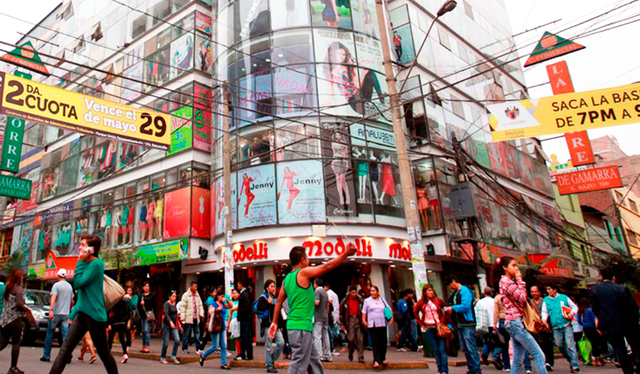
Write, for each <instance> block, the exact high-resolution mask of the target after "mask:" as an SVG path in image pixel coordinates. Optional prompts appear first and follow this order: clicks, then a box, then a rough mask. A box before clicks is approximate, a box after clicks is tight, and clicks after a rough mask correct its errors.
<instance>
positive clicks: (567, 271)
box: [529, 253, 575, 279]
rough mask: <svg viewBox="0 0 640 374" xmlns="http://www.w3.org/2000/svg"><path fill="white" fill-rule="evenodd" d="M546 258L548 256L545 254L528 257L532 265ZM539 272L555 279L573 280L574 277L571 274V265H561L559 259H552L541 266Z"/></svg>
mask: <svg viewBox="0 0 640 374" xmlns="http://www.w3.org/2000/svg"><path fill="white" fill-rule="evenodd" d="M548 257H549V254H547V253H537V254H530V255H529V258H530V259H531V261H533V263H534V264H538V263H540V262H542V261H544V260H546V259H547V258H548ZM540 271H541V272H543V273H545V274H547V275H553V276H555V277H563V278H571V279H573V278H575V275H574V274H573V266H571V264H565V263H563V262H562V260H561V259H553V260H550V261H548V262H546V263H545V264H544V265H542V267H541V268H540Z"/></svg>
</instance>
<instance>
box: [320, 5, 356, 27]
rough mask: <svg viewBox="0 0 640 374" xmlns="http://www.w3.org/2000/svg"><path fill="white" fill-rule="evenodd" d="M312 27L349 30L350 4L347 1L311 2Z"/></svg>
mask: <svg viewBox="0 0 640 374" xmlns="http://www.w3.org/2000/svg"><path fill="white" fill-rule="evenodd" d="M310 5H311V23H312V24H313V26H328V27H337V28H340V29H351V28H352V23H351V4H350V1H349V0H311V1H310Z"/></svg>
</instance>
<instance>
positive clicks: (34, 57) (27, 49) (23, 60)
mask: <svg viewBox="0 0 640 374" xmlns="http://www.w3.org/2000/svg"><path fill="white" fill-rule="evenodd" d="M0 60H4V61H7V62H10V63H12V64H14V65H18V66H22V67H23V68H27V69H29V70H31V71H35V72H37V73H40V74H44V75H46V76H49V71H48V70H47V67H46V66H44V63H43V62H42V60H41V59H40V55H38V52H36V50H35V48H33V45H32V44H31V42H26V43H24V44H23V45H21V46H20V47H17V48H15V49H14V50H13V51H11V52H9V53H7V54H6V55H4V56H2V58H0Z"/></svg>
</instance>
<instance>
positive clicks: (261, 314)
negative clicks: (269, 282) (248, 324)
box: [253, 292, 269, 319]
mask: <svg viewBox="0 0 640 374" xmlns="http://www.w3.org/2000/svg"><path fill="white" fill-rule="evenodd" d="M263 297H264V298H265V299H268V297H267V293H266V292H265V293H263V294H262V295H260V297H258V298H257V299H256V301H254V302H253V312H254V313H255V314H256V316H258V318H260V319H269V308H267V309H265V310H259V309H258V302H259V301H260V299H261V298H263Z"/></svg>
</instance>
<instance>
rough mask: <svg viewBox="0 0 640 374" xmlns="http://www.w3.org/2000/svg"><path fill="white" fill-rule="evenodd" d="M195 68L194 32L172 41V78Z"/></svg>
mask: <svg viewBox="0 0 640 374" xmlns="http://www.w3.org/2000/svg"><path fill="white" fill-rule="evenodd" d="M192 68H193V34H185V35H183V36H181V37H180V38H178V39H176V40H174V41H173V42H171V74H170V75H171V79H173V78H175V77H177V76H178V75H180V74H182V73H183V72H184V71H185V70H191V69H192Z"/></svg>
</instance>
